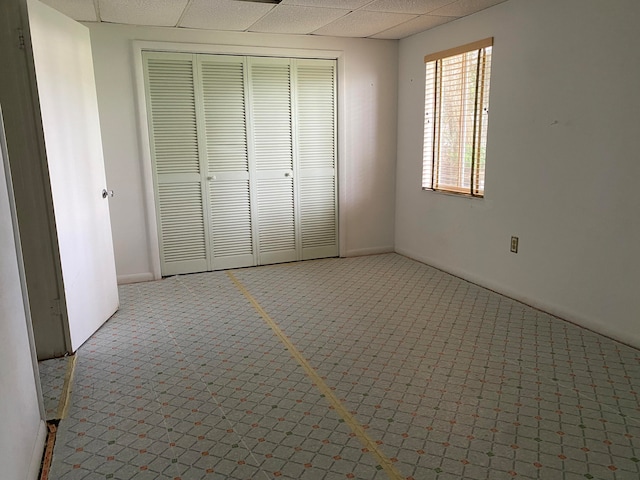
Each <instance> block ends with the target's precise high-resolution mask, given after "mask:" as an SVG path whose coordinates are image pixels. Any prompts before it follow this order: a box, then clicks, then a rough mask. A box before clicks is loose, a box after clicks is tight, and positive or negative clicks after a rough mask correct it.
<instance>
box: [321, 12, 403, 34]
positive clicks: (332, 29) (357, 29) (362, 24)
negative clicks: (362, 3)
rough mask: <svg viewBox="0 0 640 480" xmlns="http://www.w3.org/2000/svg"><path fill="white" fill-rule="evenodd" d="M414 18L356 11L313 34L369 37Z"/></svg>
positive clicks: (398, 14) (396, 14)
mask: <svg viewBox="0 0 640 480" xmlns="http://www.w3.org/2000/svg"><path fill="white" fill-rule="evenodd" d="M415 17H416V16H415V15H406V14H403V13H381V12H368V11H365V10H357V11H355V12H352V13H350V14H349V15H345V16H344V17H342V18H339V19H338V20H336V21H335V22H333V23H330V24H329V25H326V26H324V27H322V28H320V29H318V30H316V31H315V32H313V33H314V34H315V35H330V36H336V37H369V36H371V35H375V34H376V33H380V32H382V31H384V30H388V29H389V28H391V27H395V26H396V25H399V24H401V23H404V22H406V21H408V20H411V19H412V18H415Z"/></svg>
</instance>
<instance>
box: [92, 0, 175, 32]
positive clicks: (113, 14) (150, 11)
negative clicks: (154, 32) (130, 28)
mask: <svg viewBox="0 0 640 480" xmlns="http://www.w3.org/2000/svg"><path fill="white" fill-rule="evenodd" d="M98 5H99V8H100V18H101V19H102V21H104V22H113V23H126V24H129V25H155V26H175V25H176V24H177V23H178V20H179V19H180V16H181V15H182V12H183V10H184V7H185V6H186V5H187V0H98Z"/></svg>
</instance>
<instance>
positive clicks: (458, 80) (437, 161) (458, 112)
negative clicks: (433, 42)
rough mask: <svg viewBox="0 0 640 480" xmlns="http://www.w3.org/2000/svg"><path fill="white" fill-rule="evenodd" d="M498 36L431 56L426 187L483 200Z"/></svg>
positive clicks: (427, 61) (427, 92)
mask: <svg viewBox="0 0 640 480" xmlns="http://www.w3.org/2000/svg"><path fill="white" fill-rule="evenodd" d="M492 45H493V38H487V39H485V40H480V41H478V42H474V43H470V44H468V45H463V46H461V47H457V48H452V49H450V50H446V51H444V52H439V53H435V54H431V55H427V56H426V57H425V58H424V61H425V64H426V87H425V116H424V152H423V161H422V188H423V189H425V190H439V191H445V192H452V193H459V194H466V195H470V196H474V197H482V196H484V166H485V160H486V145H487V118H488V113H489V78H490V74H491V50H492Z"/></svg>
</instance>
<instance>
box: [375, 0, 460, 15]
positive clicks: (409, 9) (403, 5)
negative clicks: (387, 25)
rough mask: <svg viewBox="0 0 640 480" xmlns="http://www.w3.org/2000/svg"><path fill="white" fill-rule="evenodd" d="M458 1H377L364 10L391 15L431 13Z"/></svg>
mask: <svg viewBox="0 0 640 480" xmlns="http://www.w3.org/2000/svg"><path fill="white" fill-rule="evenodd" d="M455 1H456V0H375V1H373V2H371V3H370V4H368V5H367V6H365V7H363V10H371V11H372V12H389V13H413V14H419V15H421V14H424V13H429V12H432V11H434V10H437V9H438V8H441V7H444V6H445V5H449V4H450V3H452V2H455Z"/></svg>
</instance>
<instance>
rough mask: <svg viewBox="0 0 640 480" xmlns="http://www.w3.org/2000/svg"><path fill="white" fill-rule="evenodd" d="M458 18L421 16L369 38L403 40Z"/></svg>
mask: <svg viewBox="0 0 640 480" xmlns="http://www.w3.org/2000/svg"><path fill="white" fill-rule="evenodd" d="M456 18H458V17H436V16H435V15H421V16H419V17H418V18H414V19H413V20H409V21H408V22H404V23H401V24H400V25H398V26H396V27H393V28H390V29H389V30H385V31H384V32H382V33H378V34H377V35H372V37H371V38H381V39H387V40H391V39H398V38H405V37H408V36H410V35H414V34H416V33H420V32H424V31H425V30H428V29H430V28H433V27H437V26H438V25H442V24H443V23H447V22H451V21H453V20H455V19H456Z"/></svg>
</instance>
